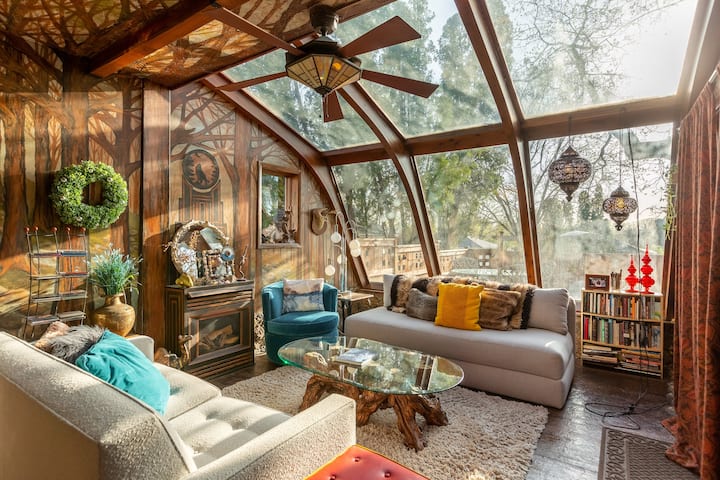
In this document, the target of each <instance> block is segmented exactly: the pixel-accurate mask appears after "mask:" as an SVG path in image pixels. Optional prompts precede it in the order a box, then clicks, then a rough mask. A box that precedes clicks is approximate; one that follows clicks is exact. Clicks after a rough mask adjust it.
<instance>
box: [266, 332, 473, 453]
mask: <svg viewBox="0 0 720 480" xmlns="http://www.w3.org/2000/svg"><path fill="white" fill-rule="evenodd" d="M278 356H279V357H280V358H281V359H282V360H283V361H284V362H285V363H287V364H289V365H293V366H295V367H298V368H301V369H303V370H307V371H309V372H312V373H313V376H312V377H311V378H310V380H308V383H307V387H306V389H305V395H304V397H303V401H302V404H301V405H300V410H304V409H306V408H308V407H310V406H311V405H314V404H315V403H317V402H318V401H319V400H320V398H321V397H322V396H323V395H324V394H326V393H339V394H341V395H345V396H347V397H350V398H353V399H354V400H355V402H356V409H357V425H358V426H362V425H365V424H366V423H367V422H368V420H369V419H370V415H372V414H373V413H374V412H376V411H377V410H378V409H381V408H392V409H393V410H395V414H396V415H397V424H398V428H399V430H400V432H401V433H402V435H403V439H404V443H405V445H406V446H408V447H410V448H414V449H415V450H416V451H417V450H422V449H423V448H424V447H425V445H426V443H425V440H424V438H423V435H422V430H421V429H420V426H419V425H418V424H417V421H416V419H415V414H416V413H419V414H420V415H422V416H423V417H424V418H425V421H426V423H427V424H428V425H447V423H448V420H447V415H446V414H445V412H444V411H443V410H442V408H441V406H440V399H439V398H438V397H436V396H435V395H434V394H436V393H439V392H442V391H444V390H449V389H451V388H453V387H455V386H456V385H458V384H459V383H460V382H461V381H462V379H463V375H464V374H463V370H462V368H461V367H460V366H459V365H457V364H456V363H454V362H452V361H450V360H448V359H446V358H443V357H438V356H435V355H428V354H425V353H422V352H418V351H415V350H408V349H406V348H401V347H396V346H393V345H387V344H385V343H382V342H378V341H375V340H369V339H366V338H355V337H343V336H340V337H338V338H337V340H332V341H329V340H327V339H326V338H323V337H314V338H304V339H302V340H295V341H294V342H290V343H288V344H286V345H284V346H283V347H282V348H280V350H279V351H278Z"/></svg>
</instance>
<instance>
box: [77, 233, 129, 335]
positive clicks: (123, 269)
mask: <svg viewBox="0 0 720 480" xmlns="http://www.w3.org/2000/svg"><path fill="white" fill-rule="evenodd" d="M140 261H141V259H139V258H134V257H131V256H130V255H123V254H122V253H121V252H120V250H119V249H117V248H112V245H110V247H109V248H107V249H106V250H105V251H104V252H102V253H100V254H99V255H95V256H94V257H92V258H91V259H90V271H89V274H90V275H89V280H90V283H92V284H93V285H96V286H97V287H99V288H100V289H101V290H102V292H103V296H104V297H105V304H104V305H103V306H102V307H100V308H97V309H95V311H94V312H93V316H92V318H93V323H95V324H96V325H100V326H102V327H105V328H107V329H108V330H110V331H111V332H113V333H117V334H118V335H121V336H125V335H127V334H128V333H130V330H132V327H133V325H134V324H135V309H134V308H133V307H132V305H128V304H126V303H123V302H122V301H121V297H124V296H125V290H127V289H133V288H137V285H138V275H139V271H138V264H139V263H140Z"/></svg>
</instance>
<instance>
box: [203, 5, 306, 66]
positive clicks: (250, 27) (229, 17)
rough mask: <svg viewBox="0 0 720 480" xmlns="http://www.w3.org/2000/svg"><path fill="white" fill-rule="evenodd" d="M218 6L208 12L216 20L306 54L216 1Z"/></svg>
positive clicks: (278, 45)
mask: <svg viewBox="0 0 720 480" xmlns="http://www.w3.org/2000/svg"><path fill="white" fill-rule="evenodd" d="M214 5H216V7H217V8H214V9H212V10H210V11H209V12H208V14H209V15H210V16H212V17H213V18H215V19H216V20H219V21H221V22H223V23H224V24H226V25H229V26H231V27H233V28H236V29H238V30H240V31H241V32H244V33H247V34H249V35H252V36H253V37H255V38H257V39H258V40H260V41H263V42H265V43H267V44H269V45H272V46H273V47H277V48H282V49H283V50H287V51H288V52H290V53H292V54H293V55H305V52H303V51H302V50H300V49H299V48H297V47H296V46H294V45H291V44H290V43H288V42H286V41H285V40H283V39H282V38H280V37H276V36H275V35H273V34H272V33H270V32H268V31H267V30H264V29H262V28H260V27H258V26H257V25H255V24H253V23H250V22H248V21H247V20H245V19H244V18H243V17H241V16H240V15H237V14H236V13H234V12H232V11H230V10H228V9H227V8H225V7H221V6H219V5H218V4H217V3H215V4H214Z"/></svg>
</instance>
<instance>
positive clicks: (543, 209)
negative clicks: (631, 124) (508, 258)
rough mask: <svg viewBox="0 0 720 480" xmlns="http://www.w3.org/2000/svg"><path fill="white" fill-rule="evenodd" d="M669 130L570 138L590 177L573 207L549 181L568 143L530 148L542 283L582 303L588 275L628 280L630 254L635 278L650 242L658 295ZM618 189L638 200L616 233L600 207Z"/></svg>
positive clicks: (545, 142) (544, 143)
mask: <svg viewBox="0 0 720 480" xmlns="http://www.w3.org/2000/svg"><path fill="white" fill-rule="evenodd" d="M671 132H672V126H671V125H660V126H653V127H643V128H634V129H631V130H629V133H628V131H622V132H620V131H612V132H602V133H596V134H589V135H578V136H575V137H573V139H572V144H573V148H575V150H577V151H578V153H579V154H580V155H581V156H582V157H584V158H586V159H587V160H589V161H590V163H592V165H593V173H592V176H591V177H590V179H589V180H588V181H586V182H585V183H583V184H581V185H580V188H579V189H578V190H577V191H576V192H575V193H574V194H573V198H572V201H570V202H567V201H566V200H565V194H564V193H563V192H562V191H561V190H560V189H559V187H558V186H557V185H556V184H554V183H552V182H550V181H549V180H548V177H547V169H548V166H549V164H550V163H551V162H552V161H553V160H555V159H556V158H557V157H558V156H559V155H560V153H562V151H563V150H564V149H565V148H566V147H567V145H568V141H567V138H555V139H548V140H542V141H535V142H531V143H530V155H531V163H532V175H533V185H534V190H535V214H536V220H537V229H538V247H539V249H540V266H541V269H542V278H543V284H544V285H545V286H548V287H564V288H567V289H568V290H569V291H570V294H571V295H572V296H574V297H575V298H579V295H580V290H581V289H582V288H583V285H584V276H585V274H586V273H593V274H602V275H609V274H610V273H611V272H620V271H622V278H623V279H624V278H625V277H626V276H627V274H628V271H627V269H628V266H629V264H630V258H631V256H634V262H635V266H636V268H637V269H638V272H637V273H636V275H637V276H640V275H642V274H641V273H640V272H639V269H640V267H641V265H642V264H641V263H640V262H639V258H641V257H642V256H643V255H644V253H645V247H646V245H647V246H648V248H649V250H650V256H651V258H652V262H651V263H650V266H651V267H652V268H653V269H654V272H653V273H652V275H651V277H652V278H653V279H654V281H655V285H654V287H653V288H652V289H651V290H653V291H656V292H657V291H660V286H661V285H662V265H663V255H664V246H665V217H666V190H667V182H668V172H669V168H670V144H671V134H672V133H671ZM621 137H622V146H623V147H624V148H621V141H620V138H621ZM628 138H629V142H630V144H629V145H628ZM621 165H622V171H621ZM621 180H622V181H621ZM620 184H622V186H623V188H624V189H625V190H627V191H628V193H629V194H630V196H631V197H633V198H635V197H636V198H637V201H638V209H637V210H636V212H634V213H632V214H631V215H630V217H629V218H628V219H627V220H625V222H624V223H623V224H622V230H620V231H617V230H616V229H615V223H614V222H613V221H611V220H610V218H609V217H608V215H607V214H606V213H604V212H603V210H602V203H603V199H605V198H607V197H609V196H610V193H611V192H612V191H613V190H615V189H616V188H617V187H618V185H620ZM638 218H639V220H640V222H639V223H638ZM621 283H622V284H621V288H622V289H626V288H627V286H626V284H625V282H624V280H623V281H622V282H621Z"/></svg>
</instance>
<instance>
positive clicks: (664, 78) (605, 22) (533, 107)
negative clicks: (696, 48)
mask: <svg viewBox="0 0 720 480" xmlns="http://www.w3.org/2000/svg"><path fill="white" fill-rule="evenodd" d="M696 3H697V2H696V0H679V1H677V0H632V1H607V0H606V1H602V2H598V1H596V0H572V1H565V2H558V1H557V0H536V1H533V2H527V1H522V0H501V1H494V2H488V6H489V8H490V11H491V16H492V18H493V23H494V25H495V28H496V30H498V36H500V37H501V41H500V45H501V47H502V50H503V54H504V55H505V59H506V62H507V64H508V66H509V68H510V72H511V77H512V79H513V83H514V85H515V89H516V91H517V94H518V97H519V99H520V103H521V104H522V107H523V110H524V111H525V113H526V115H527V116H535V115H542V114H546V113H553V112H558V111H564V110H574V109H576V108H578V107H582V106H589V105H598V104H603V103H609V102H615V101H621V100H627V99H633V98H648V97H655V96H665V95H672V94H674V93H675V92H676V91H677V87H678V82H679V79H680V71H681V69H682V64H683V58H684V56H685V50H686V48H687V45H688V39H689V36H690V26H691V24H692V19H693V14H694V12H695V7H696ZM504 33H506V35H505V38H503V34H504ZM508 37H509V38H508Z"/></svg>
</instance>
